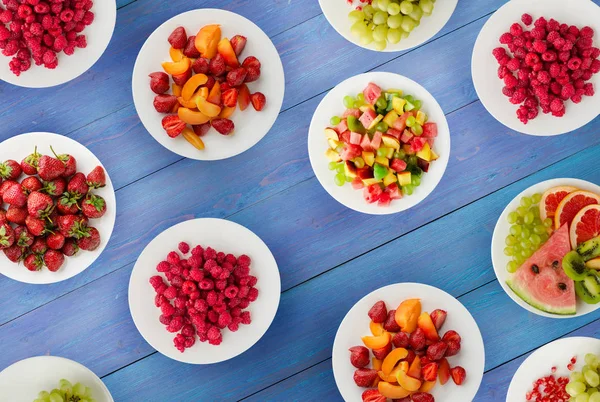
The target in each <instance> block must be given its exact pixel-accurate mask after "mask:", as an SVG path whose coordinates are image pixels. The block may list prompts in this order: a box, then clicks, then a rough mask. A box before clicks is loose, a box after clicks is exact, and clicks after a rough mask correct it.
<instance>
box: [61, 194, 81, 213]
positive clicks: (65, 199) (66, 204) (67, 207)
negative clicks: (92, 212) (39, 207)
mask: <svg viewBox="0 0 600 402" xmlns="http://www.w3.org/2000/svg"><path fill="white" fill-rule="evenodd" d="M78 202H79V201H78V198H77V197H74V196H72V195H71V194H69V193H65V194H64V195H63V196H62V197H60V198H59V199H58V201H57V202H56V209H57V210H58V212H59V213H60V214H61V215H75V214H77V212H79V203H78Z"/></svg>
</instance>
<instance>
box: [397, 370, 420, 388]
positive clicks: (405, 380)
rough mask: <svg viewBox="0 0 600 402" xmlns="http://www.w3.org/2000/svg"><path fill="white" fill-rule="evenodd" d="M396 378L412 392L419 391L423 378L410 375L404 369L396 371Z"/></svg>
mask: <svg viewBox="0 0 600 402" xmlns="http://www.w3.org/2000/svg"><path fill="white" fill-rule="evenodd" d="M396 380H398V384H400V386H401V387H402V388H404V389H405V390H407V391H410V392H414V391H418V390H419V388H421V384H422V382H421V380H417V379H416V378H412V377H410V376H409V375H408V374H407V373H406V372H404V371H402V370H400V371H398V372H397V373H396Z"/></svg>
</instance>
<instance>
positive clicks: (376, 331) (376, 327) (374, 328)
mask: <svg viewBox="0 0 600 402" xmlns="http://www.w3.org/2000/svg"><path fill="white" fill-rule="evenodd" d="M369 329H370V330H371V333H372V334H373V336H379V335H381V334H383V332H384V331H385V330H384V329H383V323H377V322H373V321H371V322H370V323H369Z"/></svg>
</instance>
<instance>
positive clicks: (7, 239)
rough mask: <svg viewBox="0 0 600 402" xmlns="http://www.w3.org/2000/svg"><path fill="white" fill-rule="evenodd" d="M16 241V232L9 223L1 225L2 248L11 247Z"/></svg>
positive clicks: (0, 246) (0, 241)
mask: <svg viewBox="0 0 600 402" xmlns="http://www.w3.org/2000/svg"><path fill="white" fill-rule="evenodd" d="M14 243H15V232H14V230H13V228H12V227H10V225H9V224H8V223H5V224H3V225H1V226H0V250H3V249H5V248H9V247H10V246H12V245H13V244H14Z"/></svg>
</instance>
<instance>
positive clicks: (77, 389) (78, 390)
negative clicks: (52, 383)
mask: <svg viewBox="0 0 600 402" xmlns="http://www.w3.org/2000/svg"><path fill="white" fill-rule="evenodd" d="M73 392H74V393H75V394H76V395H85V385H83V384H82V383H79V382H78V383H77V384H75V385H74V386H73Z"/></svg>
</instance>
